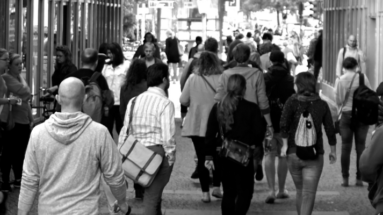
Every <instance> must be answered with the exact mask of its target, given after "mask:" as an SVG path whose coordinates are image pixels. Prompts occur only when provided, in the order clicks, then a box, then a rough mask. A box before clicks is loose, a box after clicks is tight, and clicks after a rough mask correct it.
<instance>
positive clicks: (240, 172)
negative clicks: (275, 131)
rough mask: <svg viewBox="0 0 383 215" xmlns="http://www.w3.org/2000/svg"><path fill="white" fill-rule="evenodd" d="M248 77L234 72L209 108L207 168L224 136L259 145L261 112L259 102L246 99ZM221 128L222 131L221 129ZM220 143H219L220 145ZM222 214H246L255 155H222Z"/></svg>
mask: <svg viewBox="0 0 383 215" xmlns="http://www.w3.org/2000/svg"><path fill="white" fill-rule="evenodd" d="M245 93H246V79H245V78H244V77H243V76H242V75H239V74H233V75H231V76H230V77H229V79H228V81H227V87H226V94H225V95H224V97H223V98H222V99H221V100H220V102H219V103H217V104H215V105H214V106H213V108H212V110H211V112H210V115H209V119H208V123H207V131H206V138H205V146H204V147H205V151H206V162H205V166H206V167H207V168H208V169H212V168H213V169H214V168H215V165H214V163H213V161H212V160H213V159H212V158H213V155H214V154H215V153H216V149H217V147H221V144H222V142H223V140H222V138H221V136H223V137H224V139H229V140H236V141H240V142H242V143H243V144H246V145H248V146H249V147H250V149H251V153H250V154H251V155H253V152H254V153H255V151H254V148H260V147H261V145H262V140H263V137H264V134H265V133H264V132H262V130H263V129H261V127H262V123H261V120H262V114H261V110H260V108H259V107H258V105H257V104H256V103H254V102H250V101H247V100H246V99H244V96H245ZM221 131H222V133H221ZM217 143H218V145H217ZM221 165H222V187H223V193H224V195H223V199H222V203H221V210H222V215H232V214H235V215H245V214H246V213H247V211H248V210H249V207H250V203H251V199H252V198H253V191H254V163H253V162H252V157H250V158H249V162H248V164H247V165H241V164H240V163H236V162H234V161H232V160H230V158H227V157H222V158H221Z"/></svg>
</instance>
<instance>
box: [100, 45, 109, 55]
mask: <svg viewBox="0 0 383 215" xmlns="http://www.w3.org/2000/svg"><path fill="white" fill-rule="evenodd" d="M98 53H99V54H104V55H108V43H102V44H101V45H100V47H98Z"/></svg>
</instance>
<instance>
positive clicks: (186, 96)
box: [180, 75, 194, 107]
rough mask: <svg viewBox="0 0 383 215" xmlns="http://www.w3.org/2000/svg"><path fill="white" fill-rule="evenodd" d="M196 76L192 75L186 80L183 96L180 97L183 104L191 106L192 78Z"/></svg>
mask: <svg viewBox="0 0 383 215" xmlns="http://www.w3.org/2000/svg"><path fill="white" fill-rule="evenodd" d="M193 77H194V75H191V76H190V77H189V78H188V80H187V81H186V84H185V87H184V89H183V90H182V93H181V97H180V103H181V104H182V105H183V106H186V107H189V106H190V80H191V79H192V78H193Z"/></svg>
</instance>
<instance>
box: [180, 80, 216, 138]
mask: <svg viewBox="0 0 383 215" xmlns="http://www.w3.org/2000/svg"><path fill="white" fill-rule="evenodd" d="M204 77H205V78H206V80H207V81H208V82H209V83H210V84H211V85H212V87H213V88H215V89H216V88H217V87H218V80H219V77H220V75H209V76H204ZM214 96H215V92H214V91H213V90H212V89H211V88H210V87H209V85H208V84H207V83H206V82H205V81H204V79H203V78H202V77H201V76H200V75H196V74H192V75H191V76H190V77H189V78H188V80H187V81H186V85H185V88H184V89H183V91H182V94H181V98H180V102H181V104H182V105H184V106H186V107H189V110H188V112H187V114H186V117H185V121H184V124H183V128H182V136H186V137H188V136H199V137H204V136H205V133H206V126H207V119H208V117H209V113H210V111H211V108H212V107H213V105H214V103H215V101H214Z"/></svg>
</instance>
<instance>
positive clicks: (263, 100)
mask: <svg viewBox="0 0 383 215" xmlns="http://www.w3.org/2000/svg"><path fill="white" fill-rule="evenodd" d="M259 72H260V71H259ZM256 96H257V101H258V106H259V108H260V109H261V112H262V114H263V116H264V117H265V120H266V122H267V129H268V131H269V132H270V134H271V137H272V136H273V135H274V129H273V123H272V122H271V117H270V107H269V99H268V98H267V95H266V85H265V78H264V75H263V74H262V73H260V76H259V78H258V80H257V83H256Z"/></svg>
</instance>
